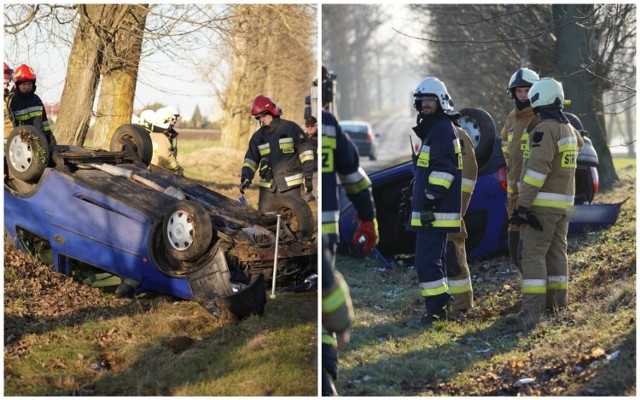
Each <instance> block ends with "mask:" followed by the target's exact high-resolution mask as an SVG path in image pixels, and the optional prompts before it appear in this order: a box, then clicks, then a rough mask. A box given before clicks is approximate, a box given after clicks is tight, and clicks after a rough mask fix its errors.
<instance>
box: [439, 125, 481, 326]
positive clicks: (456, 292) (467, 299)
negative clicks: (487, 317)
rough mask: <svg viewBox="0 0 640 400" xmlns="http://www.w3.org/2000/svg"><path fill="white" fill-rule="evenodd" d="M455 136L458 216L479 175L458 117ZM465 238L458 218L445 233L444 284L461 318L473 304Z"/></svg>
mask: <svg viewBox="0 0 640 400" xmlns="http://www.w3.org/2000/svg"><path fill="white" fill-rule="evenodd" d="M454 124H455V125H456V130H457V131H458V137H459V138H460V148H461V152H462V208H461V212H460V213H461V215H462V217H463V218H464V215H465V213H466V212H467V208H468V207H469V202H470V201H471V195H472V194H473V189H474V187H475V186H476V179H477V178H478V163H477V161H476V155H475V152H474V150H473V143H472V142H471V138H470V137H469V134H468V133H467V132H466V131H465V130H464V129H462V128H461V127H460V125H459V124H458V120H457V119H455V120H454ZM466 239H467V229H466V227H465V225H464V219H462V218H461V219H460V232H450V233H448V234H447V252H446V262H447V284H448V286H449V290H450V291H451V294H452V295H453V303H451V314H452V315H451V316H452V317H454V318H463V317H464V313H466V311H467V310H468V309H470V308H471V307H473V287H472V285H471V273H470V271H469V264H468V263H467V250H466V248H465V240H466Z"/></svg>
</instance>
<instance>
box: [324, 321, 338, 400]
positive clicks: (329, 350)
mask: <svg viewBox="0 0 640 400" xmlns="http://www.w3.org/2000/svg"><path fill="white" fill-rule="evenodd" d="M337 379H338V345H337V342H336V337H335V335H334V334H332V333H330V332H327V331H325V330H324V329H322V396H337V395H338V393H337V391H336V386H335V381H336V380H337Z"/></svg>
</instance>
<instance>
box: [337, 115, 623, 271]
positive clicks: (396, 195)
mask: <svg viewBox="0 0 640 400" xmlns="http://www.w3.org/2000/svg"><path fill="white" fill-rule="evenodd" d="M460 113H461V114H462V117H461V119H460V123H461V126H462V127H463V128H464V129H465V130H466V131H467V133H469V136H470V137H471V140H472V142H473V143H474V148H475V155H476V160H477V162H478V179H477V181H476V186H475V189H474V191H473V195H472V197H471V202H470V204H469V208H468V209H467V213H466V215H465V216H464V221H465V224H466V227H467V232H468V238H467V240H466V250H467V258H468V259H479V258H488V257H491V256H495V255H498V254H502V253H505V252H506V251H507V226H508V219H509V216H508V215H507V211H506V206H505V204H506V199H507V182H506V172H507V171H506V163H505V160H504V156H503V154H502V150H501V144H502V143H501V139H500V137H499V136H497V135H496V128H495V124H494V122H493V119H492V118H491V116H490V115H489V114H488V113H487V112H486V111H484V110H481V109H476V108H467V109H462V110H461V111H460ZM570 120H571V121H572V123H573V124H574V127H576V129H577V130H578V131H580V133H581V134H582V135H583V138H584V141H585V145H584V147H583V148H582V150H581V151H580V153H579V154H578V160H577V164H578V166H577V170H576V194H575V199H574V200H575V201H574V206H573V207H572V209H570V211H569V221H570V223H569V232H570V233H577V232H584V231H588V230H597V229H601V228H603V227H605V226H609V225H612V224H614V223H615V221H616V219H617V217H618V214H619V213H620V207H621V205H622V203H615V204H593V198H594V196H595V194H596V193H597V191H598V171H597V166H598V156H597V153H596V151H595V149H594V148H593V145H592V143H591V140H590V139H589V137H588V135H587V133H586V132H585V131H584V130H583V129H582V125H581V124H579V125H576V124H575V121H576V120H577V122H578V123H579V119H577V117H575V116H574V115H571V116H570ZM413 172H414V167H413V164H412V163H411V161H407V162H404V163H401V164H398V165H394V166H391V167H388V168H386V169H384V170H381V171H378V172H374V173H371V174H370V175H369V178H370V179H371V182H372V185H373V197H374V200H375V202H376V210H377V213H378V227H379V232H380V242H379V244H378V247H377V251H378V255H379V256H380V257H381V258H382V259H383V260H384V261H386V258H391V257H393V256H395V255H400V254H413V253H414V251H415V233H412V232H407V231H406V230H405V228H404V222H405V221H402V220H401V218H400V216H399V212H398V209H399V205H400V203H401V190H402V189H403V188H405V187H407V186H409V184H410V182H411V180H412V179H413ZM341 204H342V209H341V211H340V244H339V246H338V250H339V251H340V252H343V253H346V254H355V255H359V254H360V252H359V250H358V248H357V247H356V246H354V245H353V244H352V243H351V240H352V237H353V235H354V233H355V228H356V226H357V221H356V219H355V214H356V212H355V209H354V207H353V206H352V205H351V203H350V202H349V200H348V198H347V197H346V195H344V193H342V195H341Z"/></svg>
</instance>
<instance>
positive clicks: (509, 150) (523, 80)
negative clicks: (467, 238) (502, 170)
mask: <svg viewBox="0 0 640 400" xmlns="http://www.w3.org/2000/svg"><path fill="white" fill-rule="evenodd" d="M539 79H540V78H539V77H538V74H536V73H535V72H533V71H532V70H530V69H528V68H519V69H518V70H517V71H516V72H514V74H513V75H512V76H511V79H509V87H508V88H507V90H508V92H509V94H510V96H511V98H512V99H513V101H514V103H515V109H513V110H511V112H510V113H509V115H507V119H506V121H505V123H504V126H503V127H502V131H500V136H501V137H502V152H503V154H504V158H505V161H506V162H507V215H509V216H511V215H512V214H513V212H514V211H515V206H516V202H517V201H518V181H519V180H520V174H521V172H522V152H523V151H524V150H525V149H526V148H527V146H528V140H529V133H528V132H527V127H528V126H529V124H530V123H531V121H533V119H534V117H535V116H534V114H533V109H532V108H531V103H530V101H529V99H528V97H527V94H528V93H529V89H530V88H531V86H532V85H533V84H534V83H536V82H537V81H538V80H539ZM507 234H508V236H507V240H508V243H509V255H510V256H511V260H512V261H513V263H514V264H515V265H516V266H517V267H518V269H520V261H519V257H518V244H519V242H520V227H519V226H517V225H515V224H509V227H508V229H507Z"/></svg>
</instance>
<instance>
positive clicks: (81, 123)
mask: <svg viewBox="0 0 640 400" xmlns="http://www.w3.org/2000/svg"><path fill="white" fill-rule="evenodd" d="M103 8H104V6H103V5H91V4H85V5H80V6H79V8H78V10H79V13H80V22H79V23H78V28H77V29H76V34H75V37H74V40H73V47H72V48H71V54H70V56H69V65H68V66H67V75H66V79H65V83H64V89H63V91H62V98H61V99H60V111H59V113H58V119H57V121H56V128H55V132H54V134H55V137H56V140H57V141H58V143H60V144H65V143H68V144H76V145H81V144H82V143H84V139H85V137H86V135H87V129H89V120H90V119H91V108H92V107H93V99H94V97H95V93H96V90H97V87H98V76H99V72H98V68H99V65H100V63H101V62H102V51H101V49H102V44H101V40H100V37H99V35H98V32H97V31H96V29H94V27H93V26H92V21H94V20H99V19H100V18H101V15H103Z"/></svg>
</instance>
